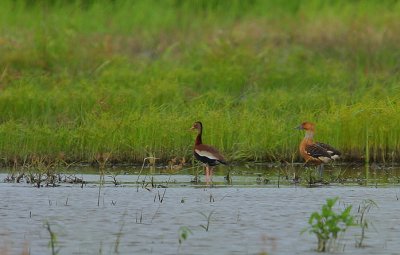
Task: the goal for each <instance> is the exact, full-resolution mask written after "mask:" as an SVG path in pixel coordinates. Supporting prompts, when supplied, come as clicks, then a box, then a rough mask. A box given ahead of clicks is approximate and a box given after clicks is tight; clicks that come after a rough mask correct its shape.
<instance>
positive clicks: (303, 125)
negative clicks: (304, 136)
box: [296, 121, 315, 131]
mask: <svg viewBox="0 0 400 255" xmlns="http://www.w3.org/2000/svg"><path fill="white" fill-rule="evenodd" d="M296 129H299V130H306V131H314V130H315V124H314V123H312V122H308V121H306V122H303V123H301V124H300V126H298V127H296Z"/></svg>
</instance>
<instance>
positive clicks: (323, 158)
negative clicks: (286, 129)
mask: <svg viewBox="0 0 400 255" xmlns="http://www.w3.org/2000/svg"><path fill="white" fill-rule="evenodd" d="M297 129H301V130H305V131H306V135H305V136H304V139H303V141H301V143H300V146H299V149H300V155H301V156H302V157H303V158H304V160H305V161H306V164H307V163H312V164H316V165H318V168H319V173H320V175H322V170H323V163H328V162H329V161H331V160H335V159H338V158H340V155H341V153H340V152H339V151H338V150H336V149H335V148H333V147H332V146H330V145H328V144H325V143H319V142H314V140H313V139H314V131H315V124H314V123H311V122H303V123H302V124H301V125H300V126H298V127H297Z"/></svg>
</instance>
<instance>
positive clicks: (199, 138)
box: [194, 129, 202, 145]
mask: <svg viewBox="0 0 400 255" xmlns="http://www.w3.org/2000/svg"><path fill="white" fill-rule="evenodd" d="M201 133H202V130H201V129H200V130H199V133H198V134H197V137H196V141H195V142H194V144H195V145H199V144H202V141H201Z"/></svg>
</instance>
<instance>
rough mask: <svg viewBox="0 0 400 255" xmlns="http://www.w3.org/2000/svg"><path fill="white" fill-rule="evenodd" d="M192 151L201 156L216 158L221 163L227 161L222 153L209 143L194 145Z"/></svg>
mask: <svg viewBox="0 0 400 255" xmlns="http://www.w3.org/2000/svg"><path fill="white" fill-rule="evenodd" d="M194 151H195V152H196V153H197V154H198V155H200V156H202V157H206V158H209V159H211V160H217V161H219V162H220V163H222V164H226V163H227V162H226V160H225V158H224V156H222V154H221V153H220V152H219V151H218V150H217V149H215V148H214V147H212V146H210V145H206V144H199V145H196V146H195V147H194Z"/></svg>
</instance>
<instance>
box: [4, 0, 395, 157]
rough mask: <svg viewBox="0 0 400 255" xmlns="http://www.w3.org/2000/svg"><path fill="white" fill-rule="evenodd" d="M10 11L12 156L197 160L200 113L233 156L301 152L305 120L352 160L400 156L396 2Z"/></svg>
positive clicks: (12, 7) (8, 133)
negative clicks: (195, 124)
mask: <svg viewBox="0 0 400 255" xmlns="http://www.w3.org/2000/svg"><path fill="white" fill-rule="evenodd" d="M377 12H379V13H380V14H381V15H375V14H376V13H377ZM0 17H1V20H2V22H1V25H0V29H1V34H0V55H1V56H2V58H0V89H1V93H0V155H2V157H1V158H2V163H3V164H7V165H11V164H12V162H14V161H15V159H18V162H25V161H26V160H27V161H29V159H30V158H31V157H32V155H40V156H41V157H46V158H52V159H54V160H55V159H57V158H62V160H63V161H65V162H67V163H71V162H96V155H99V154H102V153H105V152H109V151H112V155H111V157H110V159H109V162H114V163H115V162H125V163H140V162H142V160H143V158H146V157H151V156H153V155H157V157H158V158H160V162H167V161H168V160H169V159H171V158H174V157H177V156H178V157H191V146H192V143H193V139H194V137H193V134H192V133H190V132H186V130H188V128H189V127H190V126H191V124H192V122H193V121H196V120H201V121H203V122H204V124H205V126H206V129H205V130H204V132H205V133H207V136H206V137H207V141H205V142H207V143H209V144H213V145H215V146H216V147H218V148H219V149H220V150H221V151H222V152H223V153H224V154H225V155H227V156H228V158H229V159H230V160H231V161H248V160H252V161H280V160H285V161H288V162H292V161H297V160H300V159H299V158H298V156H297V144H298V142H299V140H300V139H301V134H300V133H298V132H295V131H294V130H293V127H294V126H296V125H298V124H299V123H300V122H302V121H304V120H309V121H313V122H316V123H317V133H316V136H317V139H318V140H321V141H325V142H328V143H330V144H332V145H334V146H335V147H338V148H340V149H341V150H342V151H343V152H344V155H345V160H348V161H368V160H369V162H385V163H386V162H398V161H399V158H398V156H397V155H399V152H400V151H399V150H400V132H399V131H400V130H399V126H400V125H399V124H400V114H399V107H398V101H399V96H400V93H399V92H400V91H399V80H400V79H399V78H400V77H399V72H398V69H399V61H398V54H397V52H398V45H399V42H400V4H399V3H397V2H396V1H386V2H384V3H381V2H378V1H373V0H371V1H346V2H341V1H329V2H321V1H317V0H310V1H296V0H293V1H286V2H285V3H283V2H281V1H274V0H273V1H262V0H254V1H239V0H233V1H216V0H215V1H205V0H197V1H179V0H169V1H162V2H160V1H155V0H150V1H147V0H146V1H145V0H139V1H105V0H100V1H62V0H54V1H40V0H36V1H35V0H29V1H28V0H17V1H11V0H5V1H1V3H0ZM366 134H367V135H366Z"/></svg>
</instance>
